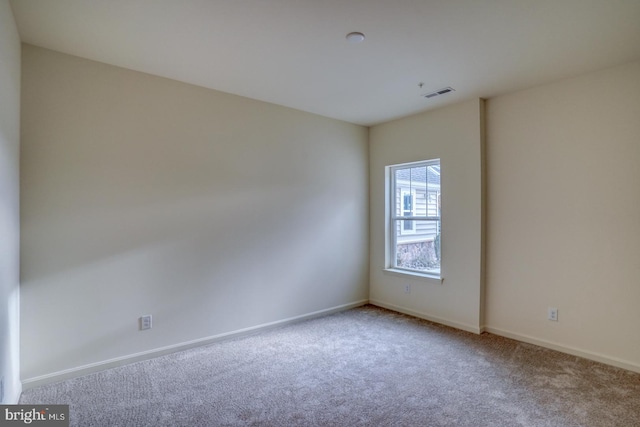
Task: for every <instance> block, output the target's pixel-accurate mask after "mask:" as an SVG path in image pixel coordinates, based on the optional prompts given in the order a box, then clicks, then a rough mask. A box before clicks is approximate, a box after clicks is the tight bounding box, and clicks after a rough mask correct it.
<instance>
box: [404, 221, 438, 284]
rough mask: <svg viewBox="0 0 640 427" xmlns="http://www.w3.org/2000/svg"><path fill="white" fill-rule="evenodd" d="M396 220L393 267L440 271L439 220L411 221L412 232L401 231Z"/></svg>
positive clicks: (432, 271) (431, 271)
mask: <svg viewBox="0 0 640 427" xmlns="http://www.w3.org/2000/svg"><path fill="white" fill-rule="evenodd" d="M407 222H409V221H403V220H396V247H395V267H401V268H406V269H410V270H418V271H424V272H429V273H439V272H440V221H435V220H431V221H417V220H416V221H411V222H412V223H413V224H412V225H413V230H414V233H413V234H406V233H403V232H402V230H403V229H404V223H407Z"/></svg>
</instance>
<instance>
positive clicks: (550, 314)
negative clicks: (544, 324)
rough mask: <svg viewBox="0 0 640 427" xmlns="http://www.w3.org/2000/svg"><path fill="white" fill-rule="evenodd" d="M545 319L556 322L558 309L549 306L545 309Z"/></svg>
mask: <svg viewBox="0 0 640 427" xmlns="http://www.w3.org/2000/svg"><path fill="white" fill-rule="evenodd" d="M547 319H549V320H551V321H553V322H557V321H558V309H557V308H555V307H549V308H548V309H547Z"/></svg>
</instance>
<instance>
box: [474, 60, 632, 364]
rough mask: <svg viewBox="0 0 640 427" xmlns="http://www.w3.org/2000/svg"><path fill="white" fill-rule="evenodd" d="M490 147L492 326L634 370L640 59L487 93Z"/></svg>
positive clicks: (488, 313)
mask: <svg viewBox="0 0 640 427" xmlns="http://www.w3.org/2000/svg"><path fill="white" fill-rule="evenodd" d="M487 155H488V169H487V170H488V177H487V178H488V224H487V225H488V228H487V230H488V239H487V278H486V280H487V294H486V297H487V304H486V325H487V326H488V328H489V330H490V331H493V332H497V333H500V334H503V335H507V336H512V337H515V338H518V339H523V340H526V341H530V342H534V343H538V344H543V345H546V346H549V347H553V348H558V349H560V350H563V351H568V352H571V353H574V354H579V355H582V356H587V357H590V358H592V359H596V360H602V361H605V362H607V363H612V364H617V365H619V366H623V367H626V368H629V369H634V370H636V371H640V334H639V333H638V325H640V308H639V304H640V62H635V63H632V64H628V65H625V66H621V67H616V68H612V69H608V70H604V71H601V72H597V73H591V74H588V75H584V76H581V77H578V78H573V79H569V80H565V81H561V82H558V83H555V84H549V85H545V86H541V87H537V88H534V89H530V90H525V91H521V92H517V93H514V94H510V95H506V96H501V97H497V98H494V99H491V100H490V101H489V102H488V105H487ZM550 306H552V307H557V308H558V310H559V321H558V322H551V321H548V320H547V307H550Z"/></svg>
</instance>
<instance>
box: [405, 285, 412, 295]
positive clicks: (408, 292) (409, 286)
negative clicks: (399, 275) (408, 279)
mask: <svg viewBox="0 0 640 427" xmlns="http://www.w3.org/2000/svg"><path fill="white" fill-rule="evenodd" d="M404 293H405V294H410V293H411V283H407V284H405V285H404Z"/></svg>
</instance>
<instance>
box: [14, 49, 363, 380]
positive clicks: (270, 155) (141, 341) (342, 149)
mask: <svg viewBox="0 0 640 427" xmlns="http://www.w3.org/2000/svg"><path fill="white" fill-rule="evenodd" d="M23 82H24V85H23V87H24V90H23V98H22V101H23V139H22V144H23V150H22V156H23V169H22V175H21V177H22V181H21V184H22V201H23V204H22V225H23V234H22V375H23V379H24V380H26V383H25V387H27V386H30V385H34V384H37V383H39V382H43V381H48V380H51V379H57V378H62V377H64V376H65V375H67V374H69V373H71V374H77V373H81V372H85V371H86V370H91V369H93V368H94V366H93V365H92V364H98V367H99V366H102V365H100V364H101V363H104V362H107V364H109V363H115V362H117V361H119V360H120V358H123V357H124V358H126V357H128V356H131V355H136V354H139V353H141V352H146V351H153V350H157V349H162V348H166V347H168V346H174V345H180V344H181V343H186V342H190V341H192V340H200V339H203V338H207V337H213V336H218V335H220V334H224V333H228V332H233V331H239V330H241V329H243V328H250V327H254V326H257V325H264V324H266V323H269V322H276V321H280V320H283V319H288V318H292V317H296V316H303V315H306V314H309V313H313V312H316V311H321V310H326V309H331V308H335V307H341V306H343V305H348V304H351V303H355V304H358V303H362V302H364V301H366V299H367V297H368V290H367V284H368V222H367V218H368V147H367V135H368V131H367V129H366V128H364V127H360V126H355V125H352V124H348V123H344V122H339V121H336V120H331V119H327V118H323V117H319V116H315V115H312V114H308V113H303V112H300V111H295V110H291V109H287V108H283V107H278V106H275V105H272V104H267V103H263V102H258V101H254V100H250V99H247V98H241V97H238V96H233V95H229V94H224V93H220V92H216V91H212V90H207V89H203V88H200V87H196V86H191V85H187V84H183V83H179V82H175V81H171V80H167V79H163V78H159V77H154V76H150V75H146V74H142V73H138V72H134V71H129V70H125V69H121V68H116V67H113V66H109V65H105V64H100V63H96V62H92V61H88V60H84V59H80V58H76V57H71V56H67V55H64V54H60V53H56V52H53V51H49V50H45V49H41V48H36V47H33V46H28V45H24V46H23ZM144 314H152V315H153V316H154V327H153V329H151V330H149V331H143V332H140V331H138V323H137V319H138V317H139V316H141V315H144ZM127 360H130V359H127ZM83 367H84V368H83ZM85 368H86V369H85ZM66 370H71V371H66Z"/></svg>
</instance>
